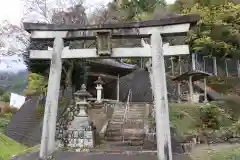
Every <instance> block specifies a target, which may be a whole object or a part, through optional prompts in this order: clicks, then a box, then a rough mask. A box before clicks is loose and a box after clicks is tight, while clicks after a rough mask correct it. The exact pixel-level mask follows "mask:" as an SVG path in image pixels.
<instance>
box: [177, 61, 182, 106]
mask: <svg viewBox="0 0 240 160" xmlns="http://www.w3.org/2000/svg"><path fill="white" fill-rule="evenodd" d="M178 64H179V75H181V74H182V64H181V56H179V57H178ZM177 86H178V103H181V99H180V97H181V82H180V81H178V82H177Z"/></svg>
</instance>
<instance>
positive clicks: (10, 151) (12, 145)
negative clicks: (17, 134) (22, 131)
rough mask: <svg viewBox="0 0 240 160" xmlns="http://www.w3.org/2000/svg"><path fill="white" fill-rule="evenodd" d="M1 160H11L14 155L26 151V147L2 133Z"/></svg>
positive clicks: (0, 136) (0, 143)
mask: <svg viewBox="0 0 240 160" xmlns="http://www.w3.org/2000/svg"><path fill="white" fill-rule="evenodd" d="M0 148H1V149H0V159H1V160H9V159H10V158H11V157H12V156H13V155H15V154H17V153H18V152H20V151H22V150H25V149H26V147H25V146H24V145H21V144H19V143H17V142H15V141H14V140H12V139H10V138H8V137H6V136H5V135H3V134H2V133H0Z"/></svg>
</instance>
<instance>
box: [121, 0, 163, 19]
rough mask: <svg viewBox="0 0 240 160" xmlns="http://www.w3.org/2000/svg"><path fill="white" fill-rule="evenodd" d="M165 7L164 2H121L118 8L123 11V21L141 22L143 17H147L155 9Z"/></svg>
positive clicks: (161, 0) (148, 0)
mask: <svg viewBox="0 0 240 160" xmlns="http://www.w3.org/2000/svg"><path fill="white" fill-rule="evenodd" d="M159 6H162V7H164V6H166V1H165V0H147V1H146V0H131V1H129V0H121V1H120V3H119V7H120V9H121V10H125V11H126V13H127V16H126V18H125V20H127V21H129V20H136V19H137V20H141V19H142V18H143V17H146V16H148V14H149V13H153V12H154V10H155V9H156V7H159Z"/></svg>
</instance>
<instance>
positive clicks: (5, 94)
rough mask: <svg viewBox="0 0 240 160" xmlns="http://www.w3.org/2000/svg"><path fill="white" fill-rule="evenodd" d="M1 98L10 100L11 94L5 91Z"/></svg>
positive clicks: (6, 100) (5, 100) (4, 100)
mask: <svg viewBox="0 0 240 160" xmlns="http://www.w3.org/2000/svg"><path fill="white" fill-rule="evenodd" d="M1 100H2V101H3V102H10V95H9V93H4V94H3V95H2V97H1Z"/></svg>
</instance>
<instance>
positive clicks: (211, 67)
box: [165, 54, 240, 78]
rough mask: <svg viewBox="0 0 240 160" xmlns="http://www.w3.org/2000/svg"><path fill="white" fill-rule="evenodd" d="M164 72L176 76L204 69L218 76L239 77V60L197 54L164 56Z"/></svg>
mask: <svg viewBox="0 0 240 160" xmlns="http://www.w3.org/2000/svg"><path fill="white" fill-rule="evenodd" d="M165 66H166V72H167V73H169V75H172V76H177V75H180V74H182V73H184V72H187V71H189V70H192V69H195V70H199V71H204V72H207V73H210V74H212V75H215V76H220V77H235V78H240V60H239V59H224V58H216V57H209V56H202V55H199V54H192V56H191V57H190V56H189V55H185V56H171V57H165Z"/></svg>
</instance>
